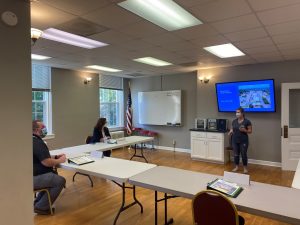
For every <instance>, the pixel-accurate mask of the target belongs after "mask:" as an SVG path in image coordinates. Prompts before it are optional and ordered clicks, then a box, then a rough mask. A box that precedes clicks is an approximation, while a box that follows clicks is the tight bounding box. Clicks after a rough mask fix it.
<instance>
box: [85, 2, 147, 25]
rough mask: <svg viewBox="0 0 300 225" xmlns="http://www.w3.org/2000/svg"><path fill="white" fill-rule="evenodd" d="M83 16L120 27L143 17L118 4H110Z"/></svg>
mask: <svg viewBox="0 0 300 225" xmlns="http://www.w3.org/2000/svg"><path fill="white" fill-rule="evenodd" d="M82 17H83V18H85V19H87V20H90V21H92V22H94V23H98V24H100V25H103V26H106V27H110V28H119V27H123V26H125V25H128V24H131V23H136V22H138V21H141V20H142V18H141V17H139V16H136V15H135V14H133V13H131V12H129V11H127V10H126V9H123V8H121V7H119V6H118V5H109V6H107V7H105V8H101V9H98V10H95V11H93V12H90V13H88V14H85V15H83V16H82Z"/></svg>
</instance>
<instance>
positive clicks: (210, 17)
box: [191, 0, 251, 22]
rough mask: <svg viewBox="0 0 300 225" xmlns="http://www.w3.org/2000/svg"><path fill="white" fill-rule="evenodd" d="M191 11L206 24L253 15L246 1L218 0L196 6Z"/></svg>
mask: <svg viewBox="0 0 300 225" xmlns="http://www.w3.org/2000/svg"><path fill="white" fill-rule="evenodd" d="M191 10H192V12H193V14H194V15H195V16H196V17H198V18H199V19H200V20H202V21H204V22H214V21H219V20H224V19H228V18H232V17H236V16H242V15H246V14H249V13H251V9H250V7H249V6H248V4H247V3H246V1H245V0H226V1H224V0H216V1H211V2H208V3H207V4H202V5H199V6H194V7H193V8H191Z"/></svg>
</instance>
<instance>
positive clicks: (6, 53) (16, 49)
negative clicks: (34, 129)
mask: <svg viewBox="0 0 300 225" xmlns="http://www.w3.org/2000/svg"><path fill="white" fill-rule="evenodd" d="M0 6H1V10H0V14H2V13H3V12H4V11H7V10H9V11H12V12H14V13H15V14H16V15H17V16H18V20H19V23H18V25H17V26H15V27H8V26H6V25H4V23H2V21H0V33H1V35H0V43H1V46H0V59H1V60H0V62H1V66H0V76H1V82H0V104H1V110H0V118H1V119H0V124H1V126H0V136H1V140H0V153H1V156H0V165H1V166H0V177H1V181H0V224H3V225H23V224H26V225H31V224H33V201H32V196H33V194H32V191H33V181H32V136H31V62H30V32H29V31H30V9H29V6H30V5H29V2H26V1H19V0H1V3H0ZM20 37H21V38H20Z"/></svg>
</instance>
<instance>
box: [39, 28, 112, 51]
mask: <svg viewBox="0 0 300 225" xmlns="http://www.w3.org/2000/svg"><path fill="white" fill-rule="evenodd" d="M42 38H45V39H48V40H52V41H57V42H61V43H65V44H68V45H74V46H77V47H81V48H87V49H92V48H99V47H103V46H106V45H108V44H106V43H102V42H99V41H95V40H92V39H89V38H85V37H82V36H79V35H75V34H71V33H68V32H65V31H62V30H57V29H54V28H49V29H47V30H45V31H44V33H43V35H42Z"/></svg>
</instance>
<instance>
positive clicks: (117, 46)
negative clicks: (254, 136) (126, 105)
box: [31, 0, 300, 77]
mask: <svg viewBox="0 0 300 225" xmlns="http://www.w3.org/2000/svg"><path fill="white" fill-rule="evenodd" d="M121 1H122V0H84V1H83V0H38V1H33V2H32V3H31V23H32V27H34V28H38V29H41V30H45V29H47V28H50V27H53V28H58V29H62V30H65V31H69V32H73V33H77V34H81V35H83V36H86V37H89V38H91V39H94V40H98V41H102V42H105V43H108V44H109V45H108V46H105V47H101V48H96V49H91V50H89V49H83V48H79V47H74V46H71V45H66V44H61V43H58V42H54V41H49V40H46V39H39V40H38V41H37V43H36V44H35V45H34V46H33V47H32V53H35V54H40V55H46V56H51V57H53V58H51V59H48V60H44V61H39V63H45V64H49V65H51V66H55V67H59V68H69V69H74V70H84V71H86V69H85V68H84V67H85V66H87V65H94V64H96V65H101V66H106V67H112V68H117V69H121V70H123V71H122V72H118V73H108V72H105V73H104V74H110V75H117V76H124V77H131V76H132V77H137V76H151V75H162V74H176V73H180V72H189V71H194V70H197V69H201V68H202V69H203V68H210V67H223V66H231V65H244V64H254V63H264V62H274V61H285V60H294V59H300V13H299V12H300V0H175V2H177V3H178V4H179V5H181V6H182V7H184V8H185V9H186V10H187V11H189V12H190V13H192V14H193V15H194V16H195V17H197V18H198V19H200V20H201V21H202V22H203V24H202V25H197V26H194V27H190V28H185V29H181V30H177V31H166V30H164V29H162V28H160V27H159V26H156V25H154V24H152V23H151V22H148V21H147V20H145V19H143V18H141V17H139V16H137V15H135V14H133V13H131V12H129V11H127V10H125V9H123V8H121V7H119V6H118V5H117V3H118V2H121ZM229 42H230V43H233V44H234V45H235V46H236V47H238V48H239V49H240V50H241V51H243V52H244V53H245V54H246V55H245V56H242V57H234V58H227V59H220V58H218V57H216V56H214V55H212V54H210V53H208V52H206V51H205V50H203V47H207V46H211V45H218V44H225V43H229ZM147 56H151V57H155V58H158V59H161V60H165V61H168V62H171V63H173V64H174V65H171V66H165V67H154V66H150V65H146V64H141V63H138V62H135V61H133V60H132V59H135V58H140V57H147Z"/></svg>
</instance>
